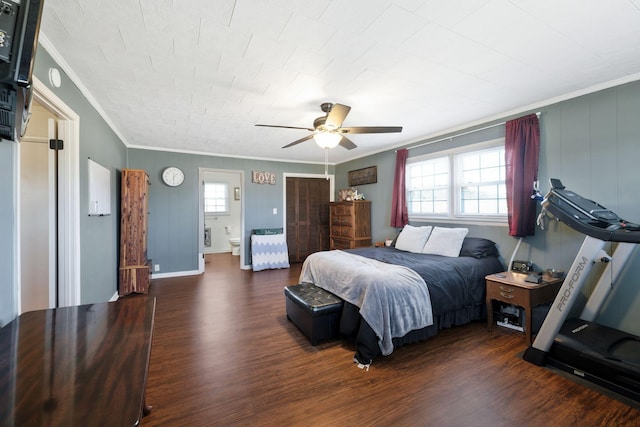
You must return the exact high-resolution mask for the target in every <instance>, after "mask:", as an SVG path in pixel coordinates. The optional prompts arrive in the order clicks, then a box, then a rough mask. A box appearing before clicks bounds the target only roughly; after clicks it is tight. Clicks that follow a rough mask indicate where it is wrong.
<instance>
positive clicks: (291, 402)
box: [134, 254, 640, 426]
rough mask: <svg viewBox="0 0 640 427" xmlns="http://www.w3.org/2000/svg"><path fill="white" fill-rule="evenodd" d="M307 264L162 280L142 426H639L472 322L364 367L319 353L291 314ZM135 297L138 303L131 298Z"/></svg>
mask: <svg viewBox="0 0 640 427" xmlns="http://www.w3.org/2000/svg"><path fill="white" fill-rule="evenodd" d="M299 271H300V265H293V266H292V268H291V269H287V270H268V271H262V272H257V273H253V272H251V271H242V270H240V269H239V260H238V257H232V256H231V255H230V254H217V255H210V256H208V263H207V264H206V273H205V274H204V275H202V276H192V277H185V278H171V279H159V280H153V281H152V284H151V288H150V292H149V294H150V295H151V296H155V297H156V298H157V309H156V319H155V329H154V336H153V348H152V351H151V362H150V366H149V377H148V381H147V403H148V404H150V405H152V406H153V411H152V412H151V414H150V415H148V416H147V417H145V418H144V419H143V421H142V425H144V426H160V425H162V426H167V425H169V426H173V425H175V426H186V425H188V426H253V425H258V426H263V425H265V426H302V425H304V426H545V425H548V426H571V425H576V426H627V425H629V426H633V425H639V423H640V411H638V410H637V409H635V408H633V407H631V406H628V405H626V404H624V403H621V402H619V401H617V400H614V399H611V398H609V397H607V396H605V395H603V394H600V393H598V392H596V391H593V390H591V389H589V388H586V387H584V386H582V385H579V384H576V383H574V382H572V381H570V380H567V379H565V378H563V377H562V376H559V375H556V374H554V373H552V372H550V371H548V370H547V369H544V368H540V367H537V366H534V365H532V364H530V363H528V362H525V361H523V360H522V359H521V358H520V357H519V356H518V355H519V353H520V352H522V351H523V350H524V349H525V347H526V344H525V338H524V334H521V333H518V332H515V331H509V330H505V329H503V328H494V329H493V331H492V332H487V330H486V328H485V325H484V324H481V323H473V324H470V325H467V326H463V327H457V328H453V329H449V330H445V331H442V332H441V333H440V334H439V335H438V336H436V337H434V338H432V339H431V340H429V341H425V342H422V343H417V344H412V345H408V346H405V347H401V348H399V349H396V350H395V351H394V353H393V354H391V355H390V356H388V357H384V358H380V359H378V360H375V361H374V364H373V365H372V366H371V369H370V370H369V371H368V372H367V371H364V370H360V369H358V368H357V367H356V365H355V364H354V363H353V362H352V357H353V353H354V349H353V348H352V346H350V345H349V344H347V343H345V342H342V341H333V342H327V343H322V344H320V345H318V346H316V347H312V346H311V345H310V344H309V341H307V339H306V338H305V337H304V336H303V335H302V333H301V332H300V331H298V329H296V327H295V326H294V325H293V324H292V323H290V322H289V321H288V320H287V318H286V314H285V304H284V294H283V288H284V286H286V285H288V284H292V283H297V278H298V275H299ZM134 298H135V297H134Z"/></svg>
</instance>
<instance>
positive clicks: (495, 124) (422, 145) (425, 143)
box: [396, 111, 542, 152]
mask: <svg viewBox="0 0 640 427" xmlns="http://www.w3.org/2000/svg"><path fill="white" fill-rule="evenodd" d="M540 114H542V113H541V112H540V111H538V112H537V113H536V116H538V118H540ZM505 123H507V122H506V121H504V122H500V123H494V124H492V125H488V126H485V127H481V128H479V129H473V130H469V131H466V132H462V133H458V134H456V135H451V136H446V137H444V138H440V139H436V140H434V141H427V142H423V143H421V144H418V145H414V146H411V147H407V150H411V149H413V148H418V147H424V146H425V145H431V144H435V143H436V142H442V141H446V140H452V139H453V138H459V137H461V136H464V135H469V134H470V133H475V132H480V131H481V130H486V129H491V128H494V127H496V126H502V125H503V124H505ZM396 152H398V150H396Z"/></svg>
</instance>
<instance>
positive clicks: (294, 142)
mask: <svg viewBox="0 0 640 427" xmlns="http://www.w3.org/2000/svg"><path fill="white" fill-rule="evenodd" d="M311 138H313V134H311V135H307V136H305V137H304V138H300V139H298V140H296V141H293V142H292V143H290V144H287V145H285V146H284V147H282V148H289V147H293V146H294V145H297V144H300V143H301V142H305V141H308V140H310V139H311Z"/></svg>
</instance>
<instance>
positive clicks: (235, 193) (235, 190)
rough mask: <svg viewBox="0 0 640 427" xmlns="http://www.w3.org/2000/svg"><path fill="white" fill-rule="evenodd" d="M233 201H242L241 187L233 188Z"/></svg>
mask: <svg viewBox="0 0 640 427" xmlns="http://www.w3.org/2000/svg"><path fill="white" fill-rule="evenodd" d="M233 200H240V187H233Z"/></svg>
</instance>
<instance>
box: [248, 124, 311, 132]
mask: <svg viewBox="0 0 640 427" xmlns="http://www.w3.org/2000/svg"><path fill="white" fill-rule="evenodd" d="M255 126H262V127H265V128H284V129H304V130H308V131H310V132H313V131H314V130H315V129H311V128H301V127H298V126H280V125H255Z"/></svg>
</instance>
